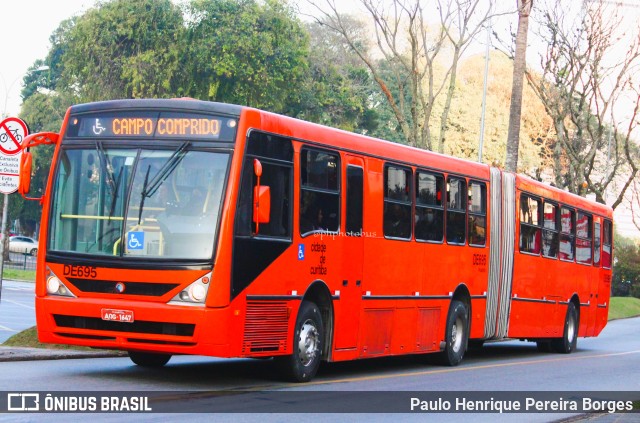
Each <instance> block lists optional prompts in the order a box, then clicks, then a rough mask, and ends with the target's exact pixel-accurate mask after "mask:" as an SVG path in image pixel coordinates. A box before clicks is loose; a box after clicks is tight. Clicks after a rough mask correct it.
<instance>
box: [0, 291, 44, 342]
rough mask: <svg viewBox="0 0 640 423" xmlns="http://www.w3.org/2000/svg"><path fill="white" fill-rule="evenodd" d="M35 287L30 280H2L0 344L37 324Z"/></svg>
mask: <svg viewBox="0 0 640 423" xmlns="http://www.w3.org/2000/svg"><path fill="white" fill-rule="evenodd" d="M34 287H35V285H34V284H33V283H30V282H16V281H7V280H4V281H3V282H2V293H1V297H0V344H2V343H3V342H4V341H6V340H7V339H8V338H9V337H11V336H13V335H15V334H16V333H18V332H21V331H23V330H24V329H28V328H30V327H32V326H34V325H35V324H36V315H35V297H34Z"/></svg>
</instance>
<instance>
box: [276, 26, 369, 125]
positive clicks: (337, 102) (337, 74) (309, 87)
mask: <svg viewBox="0 0 640 423" xmlns="http://www.w3.org/2000/svg"><path fill="white" fill-rule="evenodd" d="M353 24H354V25H360V23H359V22H357V21H354V22H353ZM306 29H307V31H308V33H309V36H310V45H309V55H308V72H307V73H306V75H305V77H304V79H303V81H302V84H301V86H300V87H299V90H298V95H297V96H296V98H295V99H294V100H293V101H292V102H291V104H290V110H288V111H287V114H290V115H292V116H295V117H297V118H300V119H305V120H308V121H312V122H316V123H320V124H324V125H330V126H335V127H338V128H341V129H344V130H347V131H353V132H359V133H366V134H369V135H371V134H372V133H373V132H374V131H375V130H376V129H377V125H378V112H377V107H376V104H375V102H374V101H372V100H373V99H374V98H375V96H376V94H377V93H378V89H377V86H375V84H374V82H373V80H372V79H371V77H370V74H369V71H368V70H367V69H366V67H364V66H363V65H362V63H361V62H360V61H359V60H358V59H357V57H355V56H354V55H353V54H351V52H350V51H349V47H348V46H347V45H346V44H345V43H344V41H343V39H342V38H341V37H340V36H339V35H337V34H336V33H335V32H334V31H331V30H330V29H329V28H328V27H327V26H326V25H322V24H319V23H316V22H312V23H309V24H308V25H307V27H306Z"/></svg>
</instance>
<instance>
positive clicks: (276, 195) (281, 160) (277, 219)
mask: <svg viewBox="0 0 640 423" xmlns="http://www.w3.org/2000/svg"><path fill="white" fill-rule="evenodd" d="M254 158H258V159H259V160H260V163H261V164H262V176H261V177H260V185H263V186H268V187H269V188H270V191H271V209H270V212H269V216H270V219H269V222H268V223H261V224H260V226H259V233H258V234H256V233H255V229H256V225H255V223H253V219H252V217H253V194H254V189H253V188H254V187H255V185H256V184H257V182H258V181H257V177H256V175H255V174H254V170H253V162H254ZM292 174H293V148H292V146H291V141H290V140H288V139H286V138H282V137H277V136H274V135H269V134H264V133H261V132H258V131H252V132H251V133H250V135H249V140H248V143H247V153H246V157H245V160H244V164H243V169H242V179H241V182H240V183H241V186H240V193H239V197H238V206H237V210H236V224H235V225H236V228H235V231H236V235H240V236H252V235H258V236H267V237H278V238H287V239H288V238H290V237H291V234H292V231H291V214H292V211H291V207H292V193H293V186H292V185H293V184H292V180H291V178H292Z"/></svg>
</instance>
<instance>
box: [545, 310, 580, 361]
mask: <svg viewBox="0 0 640 423" xmlns="http://www.w3.org/2000/svg"><path fill="white" fill-rule="evenodd" d="M578 327H579V318H578V310H577V309H576V305H575V304H574V303H571V302H570V303H569V307H568V308H567V316H566V317H565V320H564V332H563V335H562V338H557V339H554V340H552V341H551V346H552V347H553V349H554V351H556V352H559V353H562V354H569V353H571V352H573V351H575V349H576V346H577V344H578Z"/></svg>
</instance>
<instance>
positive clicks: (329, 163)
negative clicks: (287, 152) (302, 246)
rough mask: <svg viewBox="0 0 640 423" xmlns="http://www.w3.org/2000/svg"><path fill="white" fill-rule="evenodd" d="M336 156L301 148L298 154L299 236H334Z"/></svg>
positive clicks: (336, 221) (337, 188) (337, 216)
mask: <svg viewBox="0 0 640 423" xmlns="http://www.w3.org/2000/svg"><path fill="white" fill-rule="evenodd" d="M339 181H340V159H339V156H338V154H336V153H333V152H325V151H318V150H310V149H307V148H303V149H302V151H301V153H300V234H301V235H305V234H307V233H310V232H313V231H329V232H337V231H338V228H339V225H340V182H339Z"/></svg>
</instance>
